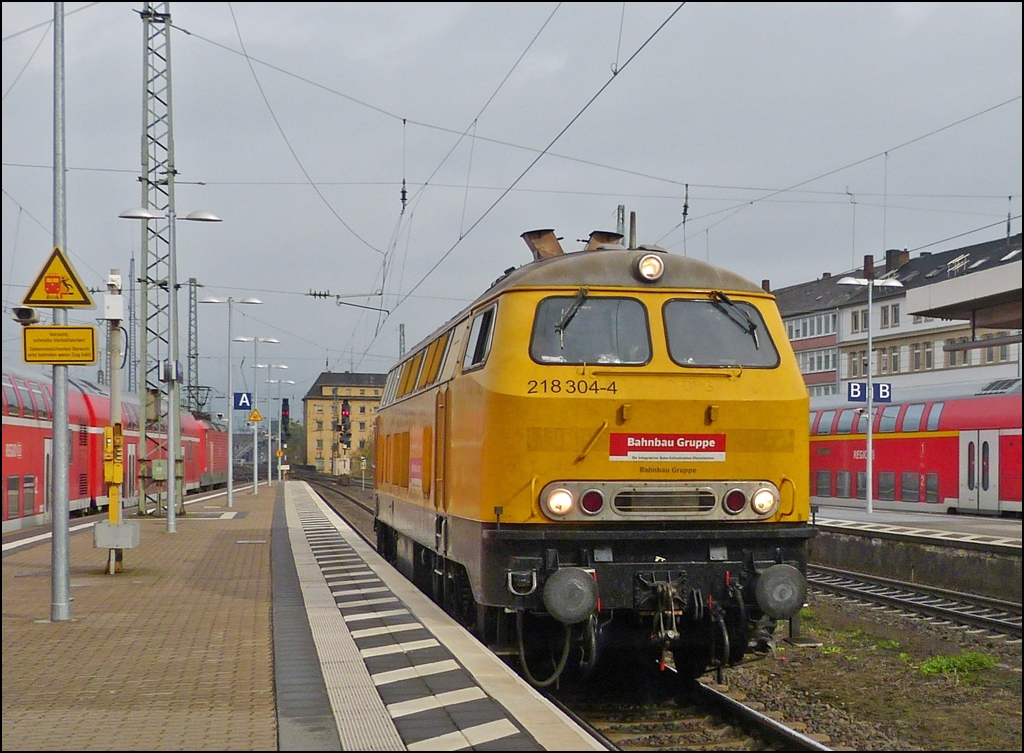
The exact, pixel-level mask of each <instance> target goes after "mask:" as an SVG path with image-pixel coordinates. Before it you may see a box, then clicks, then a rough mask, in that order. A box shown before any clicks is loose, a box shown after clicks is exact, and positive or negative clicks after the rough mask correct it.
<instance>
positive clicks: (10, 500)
mask: <svg viewBox="0 0 1024 753" xmlns="http://www.w3.org/2000/svg"><path fill="white" fill-rule="evenodd" d="M2 410H3V441H4V458H3V476H4V502H3V504H2V508H3V532H4V533H7V532H8V531H15V530H18V529H21V528H28V527H31V526H35V525H42V524H46V523H49V522H50V510H51V507H52V502H53V491H52V484H51V483H50V474H51V468H52V456H53V386H52V383H51V378H50V370H49V369H47V370H46V371H45V372H44V371H33V370H31V369H28V368H22V369H17V368H10V367H7V366H5V367H4V369H3V406H2ZM140 420H141V416H140V412H139V402H138V398H137V396H136V395H124V396H123V397H122V400H121V422H122V426H123V428H124V464H125V465H124V484H123V486H122V489H121V494H122V498H123V500H124V505H125V506H126V507H127V506H130V505H134V504H137V503H138V495H139V479H138V470H139V463H138V458H139V447H138V446H139V421H140ZM109 423H110V395H109V392H108V391H107V390H106V389H105V388H103V387H100V386H97V385H95V384H93V383H92V382H89V381H87V380H84V379H78V378H69V379H68V428H69V430H70V434H71V438H70V439H71V441H70V445H71V460H70V465H69V473H68V490H69V492H68V500H69V508H70V512H71V515H73V516H75V515H84V514H88V513H90V512H97V511H100V510H104V509H106V507H107V490H106V484H105V482H104V480H103V427H104V426H107V425H109ZM181 441H182V446H183V447H184V453H183V455H182V457H183V458H184V473H185V491H186V493H187V492H193V491H199V490H201V489H210V488H215V487H218V486H222V485H224V484H226V483H227V468H228V466H227V458H228V435H227V430H226V428H225V427H224V425H223V424H221V423H219V422H215V421H209V420H205V419H201V418H197V417H196V416H194V415H192V414H191V413H188V412H183V413H182V415H181Z"/></svg>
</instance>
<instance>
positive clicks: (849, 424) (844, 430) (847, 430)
mask: <svg viewBox="0 0 1024 753" xmlns="http://www.w3.org/2000/svg"><path fill="white" fill-rule="evenodd" d="M857 415H858V414H857V409H856V408H847V409H846V410H844V411H843V412H842V413H840V414H839V424H838V425H837V426H836V434H851V433H853V423H854V421H853V420H854V419H855V418H856V417H857Z"/></svg>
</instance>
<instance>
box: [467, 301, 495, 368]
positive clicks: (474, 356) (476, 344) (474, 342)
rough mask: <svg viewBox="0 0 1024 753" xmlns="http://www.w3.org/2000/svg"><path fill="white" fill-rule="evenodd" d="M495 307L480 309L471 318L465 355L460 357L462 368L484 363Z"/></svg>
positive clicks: (489, 348) (475, 366) (487, 351)
mask: <svg viewBox="0 0 1024 753" xmlns="http://www.w3.org/2000/svg"><path fill="white" fill-rule="evenodd" d="M496 308H497V307H496V306H491V307H490V308H488V309H486V310H484V311H481V312H480V313H479V314H477V315H476V316H475V317H474V318H473V328H472V329H471V330H470V333H469V346H468V347H467V348H466V356H465V358H463V359H462V370H463V371H469V370H470V369H476V368H479V367H480V366H483V365H484V361H486V360H487V354H488V353H489V352H490V350H491V334H492V333H493V331H494V311H495V309H496Z"/></svg>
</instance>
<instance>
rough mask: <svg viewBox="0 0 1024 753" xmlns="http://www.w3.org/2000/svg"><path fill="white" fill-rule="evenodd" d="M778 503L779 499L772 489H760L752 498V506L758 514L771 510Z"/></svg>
mask: <svg viewBox="0 0 1024 753" xmlns="http://www.w3.org/2000/svg"><path fill="white" fill-rule="evenodd" d="M777 503H778V500H777V499H776V498H775V493H774V492H773V491H772V490H771V489H758V490H757V491H756V492H754V496H753V497H751V498H750V506H751V508H753V510H754V512H756V513H757V514H758V515H764V514H765V513H768V512H771V510H772V508H773V507H775V505H776V504H777Z"/></svg>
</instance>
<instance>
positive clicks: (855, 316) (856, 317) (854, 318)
mask: <svg viewBox="0 0 1024 753" xmlns="http://www.w3.org/2000/svg"><path fill="white" fill-rule="evenodd" d="M850 331H851V332H860V312H859V311H854V312H853V313H851V314H850Z"/></svg>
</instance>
